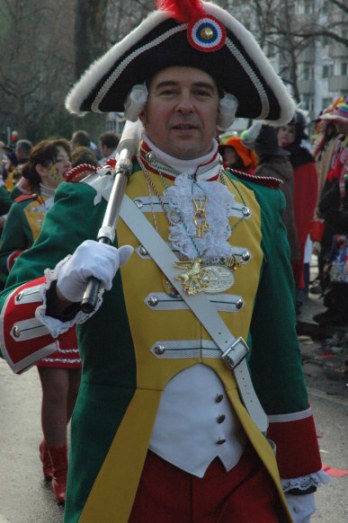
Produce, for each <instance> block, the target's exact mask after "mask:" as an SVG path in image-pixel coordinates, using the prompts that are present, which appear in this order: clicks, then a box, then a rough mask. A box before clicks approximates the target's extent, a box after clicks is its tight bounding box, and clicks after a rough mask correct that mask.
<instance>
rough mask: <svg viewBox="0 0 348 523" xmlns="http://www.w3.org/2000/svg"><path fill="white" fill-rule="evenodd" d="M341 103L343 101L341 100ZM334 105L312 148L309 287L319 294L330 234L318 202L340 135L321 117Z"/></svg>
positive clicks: (336, 129) (329, 243)
mask: <svg viewBox="0 0 348 523" xmlns="http://www.w3.org/2000/svg"><path fill="white" fill-rule="evenodd" d="M342 101H343V100H342ZM335 107H336V105H333V106H332V107H330V108H328V109H326V110H325V111H323V113H322V114H321V115H320V116H319V118H318V120H317V125H316V129H317V132H316V136H317V140H316V145H315V148H314V153H313V154H314V158H315V165H316V168H317V172H318V200H317V205H316V208H315V211H314V218H313V225H312V230H311V239H312V240H313V251H315V253H316V255H317V257H318V276H317V278H316V279H315V281H314V282H313V285H312V286H311V287H310V291H311V293H314V294H321V293H322V291H323V268H324V262H325V259H326V256H327V253H328V252H327V251H328V250H330V248H331V240H332V234H331V232H330V230H329V227H328V228H327V230H326V231H325V222H324V220H323V219H322V218H321V216H320V212H319V208H318V205H319V201H320V198H321V194H322V190H323V188H324V185H325V181H326V177H327V175H328V173H329V171H330V169H331V166H332V161H333V159H334V156H335V154H336V152H337V150H338V147H339V145H340V133H339V131H338V126H337V124H336V123H335V122H334V121H330V120H326V119H323V118H322V116H323V115H325V114H329V113H330V112H331V111H333V110H334V109H335Z"/></svg>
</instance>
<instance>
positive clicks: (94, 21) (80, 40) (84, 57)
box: [74, 0, 108, 78]
mask: <svg viewBox="0 0 348 523" xmlns="http://www.w3.org/2000/svg"><path fill="white" fill-rule="evenodd" d="M107 5H108V1H107V0H95V1H92V2H86V1H85V0H76V5H75V31H74V44H75V78H79V77H80V76H81V74H82V73H83V72H84V71H85V69H87V67H88V66H89V65H90V64H91V63H92V62H93V61H94V60H95V59H96V58H97V57H99V55H100V54H102V53H103V52H104V51H105V48H106V40H107V39H106V10H107Z"/></svg>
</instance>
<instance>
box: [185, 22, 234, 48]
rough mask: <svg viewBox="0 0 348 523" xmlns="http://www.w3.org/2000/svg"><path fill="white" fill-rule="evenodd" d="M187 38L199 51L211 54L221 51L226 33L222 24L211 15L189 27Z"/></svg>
mask: <svg viewBox="0 0 348 523" xmlns="http://www.w3.org/2000/svg"><path fill="white" fill-rule="evenodd" d="M187 38H188V41H189V42H190V44H191V45H192V47H194V48H195V49H198V51H204V52H206V53H210V52H214V51H218V50H219V49H221V47H222V46H223V45H224V43H225V40H226V32H225V28H224V26H223V25H222V24H221V22H220V21H219V20H217V19H216V18H214V17H213V16H210V15H209V16H206V17H204V18H200V19H199V20H197V22H195V23H193V24H190V25H189V26H188V28H187Z"/></svg>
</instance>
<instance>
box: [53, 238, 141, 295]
mask: <svg viewBox="0 0 348 523" xmlns="http://www.w3.org/2000/svg"><path fill="white" fill-rule="evenodd" d="M133 250H134V249H133V247H131V246H130V245H123V246H122V247H120V248H119V249H116V247H113V246H112V245H106V244H104V243H99V242H96V241H94V240H86V241H84V242H83V243H81V245H80V246H79V247H78V248H77V249H76V251H75V252H74V254H73V255H72V256H71V258H69V259H68V261H67V262H66V263H64V264H63V265H62V267H61V270H60V272H59V275H58V279H57V288H58V290H59V291H60V292H61V294H62V295H63V296H64V298H65V299H66V300H68V301H71V302H79V301H81V300H82V297H83V295H84V292H85V290H86V285H87V282H88V279H89V278H90V277H91V276H94V277H95V278H97V279H98V280H100V282H101V286H102V287H103V288H104V289H106V290H110V289H111V287H112V280H113V279H114V276H115V274H116V272H117V271H118V269H119V267H120V266H121V265H122V264H123V263H125V262H126V261H127V260H128V258H129V257H130V256H131V254H132V253H133Z"/></svg>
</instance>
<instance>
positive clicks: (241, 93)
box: [65, 0, 295, 126]
mask: <svg viewBox="0 0 348 523" xmlns="http://www.w3.org/2000/svg"><path fill="white" fill-rule="evenodd" d="M157 3H158V9H157V10H156V11H153V12H152V13H150V15H149V16H148V17H147V18H146V19H145V20H144V21H143V22H142V23H141V24H140V25H139V26H137V27H136V28H135V29H134V30H133V31H132V32H131V33H129V34H128V35H127V36H126V37H125V38H123V40H121V41H120V42H118V43H116V44H115V45H114V46H113V47H111V48H110V49H109V50H108V51H107V52H106V53H105V54H104V55H103V56H102V57H101V58H99V59H98V60H96V61H95V62H94V63H93V64H92V65H91V66H90V67H89V69H87V71H86V72H85V73H84V74H83V75H82V77H81V79H80V80H79V81H78V82H77V83H76V84H75V85H74V86H73V88H72V89H71V91H70V93H68V95H67V98H66V102H65V105H66V108H67V109H68V110H69V111H70V112H71V113H73V114H77V115H80V116H82V115H83V114H84V113H86V112H89V111H92V112H101V113H102V112H109V111H120V112H122V111H124V102H125V100H126V98H127V96H128V94H129V92H130V90H131V88H132V87H133V86H134V85H136V84H142V83H144V82H146V81H148V80H149V79H150V78H151V77H152V76H153V75H154V74H155V73H157V72H158V71H160V70H162V69H165V68H167V67H170V66H188V67H195V68H198V69H202V70H203V71H205V72H207V73H208V74H209V75H210V76H211V77H212V78H213V79H214V80H215V82H216V84H217V86H218V88H219V90H220V91H223V92H226V93H230V94H233V95H234V96H235V97H236V98H237V100H238V109H237V113H236V117H240V118H251V119H257V120H262V121H265V122H267V123H269V124H271V125H274V126H280V125H284V124H286V123H288V122H289V121H290V120H291V118H292V117H293V114H294V108H295V107H294V103H293V101H292V99H291V97H290V95H289V93H288V91H287V89H286V87H285V85H284V84H283V82H282V80H281V79H280V77H279V76H278V75H277V74H276V72H275V71H274V69H273V67H272V65H271V64H270V62H269V60H268V59H267V57H266V56H265V54H264V53H263V51H262V50H261V48H260V47H259V45H258V44H257V42H256V40H255V38H254V37H253V35H252V34H251V33H250V32H249V31H248V30H247V29H246V28H245V27H244V26H243V25H242V24H241V23H240V22H238V21H237V20H236V19H235V18H234V17H233V16H232V15H230V14H229V13H228V12H227V11H225V10H224V9H222V8H221V7H219V6H217V5H215V4H213V3H211V2H203V1H201V0H191V1H190V0H172V1H170V0H162V1H159V2H157Z"/></svg>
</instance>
